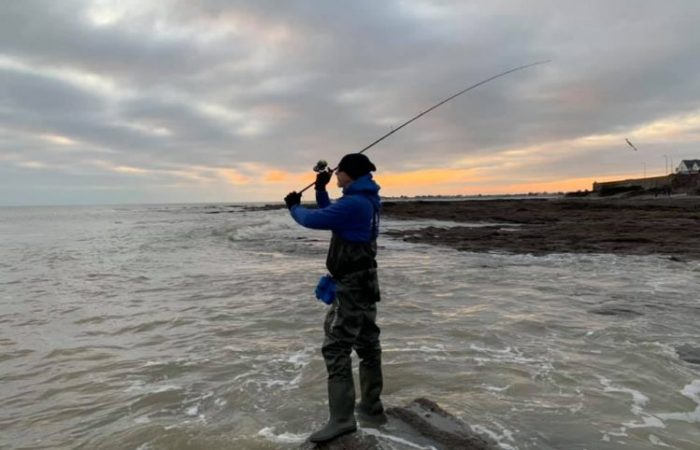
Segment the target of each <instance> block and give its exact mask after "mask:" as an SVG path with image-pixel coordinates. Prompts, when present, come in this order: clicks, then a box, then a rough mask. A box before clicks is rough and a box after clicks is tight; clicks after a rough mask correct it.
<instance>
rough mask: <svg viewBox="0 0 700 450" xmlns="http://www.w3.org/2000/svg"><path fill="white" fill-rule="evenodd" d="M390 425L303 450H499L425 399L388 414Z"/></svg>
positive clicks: (361, 429) (363, 429) (364, 429)
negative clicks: (417, 449) (421, 449)
mask: <svg viewBox="0 0 700 450" xmlns="http://www.w3.org/2000/svg"><path fill="white" fill-rule="evenodd" d="M386 414H387V417H388V422H387V423H386V424H384V425H381V426H379V427H376V428H374V427H372V426H371V425H365V424H362V423H360V424H359V425H360V427H359V429H358V431H357V432H356V433H352V434H347V435H345V436H341V437H339V438H337V439H335V440H333V441H330V442H327V443H323V444H318V445H315V444H312V443H310V442H306V443H304V444H303V445H302V446H301V447H300V450H311V449H319V450H383V449H386V450H389V449H395V450H402V449H416V448H419V449H420V448H423V449H426V450H428V449H435V450H496V449H498V448H499V447H498V446H497V445H496V443H495V442H493V441H492V440H490V439H489V438H487V437H485V436H482V435H479V434H477V433H475V432H473V431H472V430H471V429H470V428H469V427H468V426H467V424H465V423H464V422H462V421H461V420H459V419H457V418H456V417H455V416H453V415H452V414H450V413H448V412H447V411H445V410H444V409H442V408H441V407H440V406H439V405H438V404H437V403H435V402H433V401H432V400H428V399H425V398H418V399H416V400H413V401H412V402H411V403H409V404H408V405H406V406H403V407H392V408H388V409H387V411H386Z"/></svg>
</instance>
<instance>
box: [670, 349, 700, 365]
mask: <svg viewBox="0 0 700 450" xmlns="http://www.w3.org/2000/svg"><path fill="white" fill-rule="evenodd" d="M676 353H678V357H679V358H680V359H682V360H683V361H685V362H688V363H691V364H700V347H697V346H695V347H694V346H692V345H681V346H679V347H678V348H676Z"/></svg>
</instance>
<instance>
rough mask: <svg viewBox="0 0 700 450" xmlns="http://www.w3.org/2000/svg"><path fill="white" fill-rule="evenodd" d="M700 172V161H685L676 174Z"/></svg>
mask: <svg viewBox="0 0 700 450" xmlns="http://www.w3.org/2000/svg"><path fill="white" fill-rule="evenodd" d="M698 172H700V159H684V160H683V161H681V163H680V165H679V166H678V168H677V169H676V173H698Z"/></svg>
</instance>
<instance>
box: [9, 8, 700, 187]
mask: <svg viewBox="0 0 700 450" xmlns="http://www.w3.org/2000/svg"><path fill="white" fill-rule="evenodd" d="M89 4H90V2H88V1H70V2H50V1H23V2H5V3H4V4H3V5H2V6H0V12H1V14H0V57H3V56H4V57H6V58H10V59H16V60H18V61H21V62H22V63H24V64H28V65H31V66H32V67H34V68H36V72H38V73H33V74H28V73H23V74H19V73H18V72H13V71H12V70H10V69H2V66H1V65H0V101H1V102H2V103H0V119H2V122H3V128H5V130H6V131H5V133H6V136H4V137H2V140H3V142H0V144H1V146H0V148H2V149H7V148H10V149H23V152H25V153H26V154H27V157H28V158H31V157H32V155H31V147H32V146H30V145H28V144H27V143H26V141H25V140H24V139H25V138H24V137H22V136H25V135H27V134H31V133H42V132H50V133H55V134H59V135H65V136H68V137H72V138H74V139H77V140H79V141H81V142H82V144H83V147H82V148H80V149H78V150H77V151H79V152H82V153H80V154H81V155H82V154H90V151H91V148H92V149H93V150H97V149H109V150H110V151H112V152H113V153H112V154H110V155H109V158H110V159H111V160H112V161H113V162H114V163H119V164H125V165H134V166H138V167H145V168H166V167H176V166H179V165H187V164H190V165H202V166H210V167H235V164H236V163H237V162H241V161H243V162H250V161H256V162H258V163H260V164H267V165H270V166H271V167H275V168H280V167H282V168H288V169H291V170H304V169H307V168H308V166H309V165H311V164H313V162H314V161H315V160H316V159H318V158H319V157H325V158H327V159H329V160H332V159H334V158H340V156H342V154H343V153H346V152H349V151H357V150H358V149H360V148H362V147H363V146H364V145H366V144H368V143H369V142H371V141H373V140H374V139H376V138H377V137H379V136H381V135H382V134H384V133H386V132H387V131H389V130H390V129H391V126H398V125H399V124H400V123H401V122H403V121H404V120H407V119H409V118H410V117H412V116H413V115H415V114H417V113H418V112H419V111H421V110H423V109H425V108H427V107H428V106H430V105H432V104H434V103H435V102H437V101H439V100H441V99H442V98H444V97H446V96H448V95H451V94H452V93H454V92H456V91H458V90H460V89H462V88H464V87H465V86H466V85H469V84H472V83H475V82H477V81H479V80H481V79H484V78H486V77H488V76H491V75H493V74H495V73H497V72H499V71H502V70H505V69H508V68H510V67H514V66H516V65H520V64H524V63H528V62H532V61H535V60H541V59H551V60H552V62H551V63H550V64H549V65H546V66H541V67H537V68H533V69H531V70H528V71H524V72H520V73H517V74H513V75H511V76H509V77H508V78H503V79H500V80H498V81H494V82H493V83H491V84H489V85H486V86H483V87H481V88H479V89H478V90H475V91H473V92H470V93H469V94H467V95H466V96H464V97H460V98H458V99H456V100H454V101H453V102H451V103H449V104H447V105H445V106H444V107H442V108H441V109H439V110H437V111H435V112H433V113H431V114H430V115H429V116H426V117H424V118H422V119H421V120H420V121H419V122H416V123H414V124H412V125H411V126H410V127H409V128H406V129H404V130H402V131H401V132H400V133H397V134H396V135H394V136H392V137H391V138H389V139H388V140H387V141H385V142H382V143H381V144H380V146H378V147H377V148H375V149H373V150H372V153H371V155H372V157H373V158H375V159H377V161H378V162H379V163H380V164H381V166H382V167H383V168H386V169H389V170H401V169H413V168H416V167H445V166H449V165H450V164H451V162H452V161H454V160H457V159H461V158H463V157H465V156H470V155H471V156H484V155H496V154H498V153H499V152H501V151H504V150H506V149H510V148H514V147H518V146H527V145H536V144H540V143H546V142H557V141H566V140H569V139H575V138H578V137H582V136H587V135H595V134H606V133H616V132H619V131H621V130H626V129H631V128H635V127H639V126H641V125H643V124H645V123H649V122H651V121H654V120H658V119H661V118H664V117H669V116H674V115H678V114H683V113H688V112H693V111H696V110H697V109H698V105H699V104H700V78H698V77H697V76H695V74H696V73H698V71H699V70H700V59H698V58H695V55H697V54H698V53H699V50H700V32H699V31H697V26H696V21H697V17H700V4H699V3H697V2H695V1H690V0H686V1H683V0H675V1H670V2H663V3H662V2H657V1H646V0H643V1H636V0H620V1H615V2H609V1H605V2H603V1H591V2H579V3H575V2H567V4H566V5H564V4H562V3H561V2H558V1H545V0H542V1H527V2H525V1H522V2H518V1H494V2H489V3H488V4H486V3H484V4H479V5H477V6H474V5H473V4H470V2H429V5H430V7H432V8H438V10H437V11H435V12H434V13H424V12H423V11H421V10H419V9H416V8H415V2H411V1H394V2H391V1H390V2H376V1H365V0H363V1H353V2H345V3H343V4H342V5H340V4H338V3H335V2H325V1H312V0H306V1H295V2H278V1H257V2H249V1H228V0H227V1H224V0H202V1H198V2H190V1H185V0H177V1H171V2H166V3H163V4H161V3H148V2H146V3H144V5H146V6H145V7H146V8H147V9H148V13H147V14H146V15H139V14H138V10H134V11H131V15H130V16H129V20H127V21H125V22H123V23H117V24H116V25H114V26H108V27H103V28H99V27H93V26H91V25H90V24H89V23H88V22H86V21H85V20H84V12H85V10H86V8H87V7H88V6H89ZM159 5H160V6H159ZM234 17H235V18H236V20H239V21H240V26H239V27H238V28H236V27H232V28H229V29H227V30H225V31H222V32H221V34H220V35H217V34H213V35H212V36H213V37H211V38H210V39H209V40H202V39H199V37H198V36H194V35H192V34H191V33H190V34H187V33H182V34H173V35H166V34H162V33H161V34H159V33H155V32H153V31H152V30H153V29H154V28H155V26H156V22H155V21H156V20H158V21H160V22H161V23H165V24H167V25H168V26H169V27H171V29H175V30H177V29H188V30H209V29H211V30H214V29H217V27H218V26H220V25H221V24H222V23H228V21H229V20H230V19H231V18H234ZM261 31H265V32H268V33H272V34H274V33H276V32H279V33H281V34H280V36H278V37H277V38H275V39H277V40H275V39H272V38H270V39H271V40H265V39H263V38H262V37H260V39H256V35H255V33H256V32H261ZM284 32H287V33H288V35H286V34H284ZM0 61H1V60H0ZM47 68H68V69H75V70H78V71H84V72H87V73H92V74H95V75H98V76H101V77H104V78H105V79H108V80H112V81H114V83H115V84H116V86H117V88H118V92H120V93H124V95H121V94H119V95H106V93H101V92H99V90H94V89H93V90H89V89H87V88H82V87H79V86H76V85H73V84H71V83H68V82H66V81H65V80H63V81H61V80H57V79H55V78H52V76H51V74H50V73H42V71H43V70H44V69H47ZM351 92H359V93H363V92H364V93H367V95H365V96H364V97H363V96H358V97H357V98H356V99H354V101H341V100H339V99H340V98H342V96H343V94H347V93H351ZM103 94H105V95H103ZM202 105H213V106H214V107H216V108H225V109H228V110H230V111H231V112H232V114H241V119H240V121H236V120H224V119H222V118H217V117H216V115H215V114H213V115H212V114H205V113H204V112H203V111H202V110H201V107H202ZM389 118H391V120H389V121H387V119H389ZM394 120H395V121H396V123H392V122H393V121H394ZM256 124H259V125H261V128H260V132H259V133H258V134H256V133H246V126H248V125H251V126H252V125H256ZM159 127H162V128H165V129H168V130H170V131H171V132H172V134H171V135H168V134H158V133H157V132H156V133H153V132H149V131H148V129H149V128H150V129H154V128H155V129H157V128H159ZM8 130H9V131H8ZM12 130H16V133H17V134H16V135H13V134H12ZM47 145H48V144H47ZM675 148H676V149H677V150H675V151H676V152H680V151H684V152H689V153H692V149H691V148H689V147H682V146H676V147H675ZM572 151H574V150H572ZM47 154H51V155H53V156H51V158H53V159H51V161H52V162H56V161H60V160H61V158H64V159H66V160H67V159H69V158H70V157H69V156H66V155H65V154H64V155H62V156H61V155H59V156H56V153H55V152H53V153H52V152H47V151H45V150H43V151H38V152H37V153H36V154H35V155H33V156H34V157H36V158H37V159H41V158H48V157H47V156H46V155H47ZM610 155H613V156H610V157H609V158H608V157H606V158H605V159H604V160H602V161H601V160H600V159H599V158H595V157H592V158H589V157H588V156H587V155H584V154H572V155H568V156H567V155H556V156H555V157H554V159H553V160H552V161H549V162H548V163H547V164H542V165H539V166H538V167H537V168H535V167H532V168H528V169H524V170H527V171H529V172H531V173H533V174H544V173H547V171H550V172H552V173H555V172H556V173H559V174H567V175H571V176H573V175H572V172H574V173H575V172H576V170H586V171H588V172H594V171H595V170H598V171H600V172H603V171H615V170H618V171H620V170H622V169H623V168H624V167H625V165H626V164H627V162H626V161H625V158H626V157H627V155H624V154H621V155H619V156H618V155H617V153H615V152H611V153H610ZM690 156H692V155H690ZM545 159H546V158H545ZM573 167H576V168H577V169H574V170H571V169H570V168H573ZM76 182H77V181H76Z"/></svg>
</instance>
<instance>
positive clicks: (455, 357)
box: [0, 204, 700, 450]
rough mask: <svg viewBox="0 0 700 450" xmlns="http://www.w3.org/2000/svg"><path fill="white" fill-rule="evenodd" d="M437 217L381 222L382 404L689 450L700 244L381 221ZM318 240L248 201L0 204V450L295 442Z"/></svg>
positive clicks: (547, 440)
mask: <svg viewBox="0 0 700 450" xmlns="http://www.w3.org/2000/svg"><path fill="white" fill-rule="evenodd" d="M430 225H432V226H441V227H449V226H451V225H454V224H452V223H449V222H438V221H430V220H416V221H399V220H392V219H390V218H384V219H383V221H382V224H381V231H382V234H381V235H380V238H379V256H378V262H379V266H380V272H379V276H380V283H381V290H382V300H381V303H379V317H378V322H379V325H380V327H381V329H382V335H381V336H382V345H383V364H384V373H385V389H384V393H383V399H384V402H385V404H386V405H387V406H402V405H405V404H407V403H408V402H410V401H411V400H413V399H415V398H418V397H426V398H429V399H431V400H433V401H435V402H437V403H438V404H439V405H440V406H441V407H443V408H444V409H445V410H447V411H449V412H450V413H452V414H454V415H455V416H456V417H458V418H459V419H461V420H463V421H464V422H465V423H466V424H468V426H469V427H471V429H472V430H474V431H475V432H478V433H482V434H484V435H486V436H488V437H490V438H491V439H493V440H494V441H496V442H498V444H499V445H500V447H501V448H503V449H506V450H515V449H519V450H526V449H538V450H539V449H566V450H584V449H589V450H593V449H634V450H643V449H683V450H698V449H700V364H698V363H700V350H699V348H700V320H699V319H700V300H698V299H699V297H700V262H699V261H692V260H689V261H684V260H682V259H677V258H669V257H667V256H664V255H647V256H621V255H611V254H573V253H572V254H569V253H565V254H551V255H547V256H533V255H527V254H507V253H501V252H496V251H494V252H492V253H469V252H459V251H456V250H452V249H450V248H446V247H436V246H430V245H422V244H413V243H407V242H403V241H402V240H401V239H398V238H390V237H388V236H386V235H385V234H384V233H385V232H386V231H387V230H407V231H409V232H410V230H412V229H419V228H421V227H425V226H430ZM480 225H483V224H473V226H480ZM328 240H329V232H327V231H313V230H308V229H304V228H302V227H300V226H298V225H297V224H296V223H294V221H293V220H292V219H291V218H290V216H289V214H288V212H287V211H286V209H273V210H251V209H250V208H249V207H247V206H246V205H225V204H216V205H213V204H206V205H203V204H200V205H143V206H142V205H139V206H90V207H86V206H73V207H5V208H0V449H2V450H5V449H119V450H123V449H127V450H152V449H168V450H180V449H207V450H209V449H236V450H238V449H295V448H298V447H299V446H300V444H302V443H303V442H304V440H305V439H306V438H307V437H308V435H309V434H310V433H311V432H312V431H314V430H315V429H317V428H318V427H319V426H321V425H322V424H323V423H324V422H325V420H326V418H327V404H326V385H325V380H326V372H325V366H324V364H323V359H322V356H321V352H320V347H321V342H322V340H323V330H322V322H323V318H324V315H325V313H326V310H327V306H326V305H324V304H323V303H321V302H319V301H317V300H316V299H315V298H314V293H313V291H314V287H315V285H316V283H317V281H318V279H319V277H320V276H322V275H324V274H325V268H324V262H325V254H326V249H327V245H328ZM683 355H685V357H682V356H683ZM688 355H690V356H688ZM693 358H695V359H693ZM354 364H355V370H357V360H356V359H355V360H354ZM356 375H357V374H356ZM367 432H369V433H371V434H373V435H374V436H376V437H377V438H378V440H379V442H380V443H381V445H382V448H386V449H397V450H402V449H426V450H427V449H429V448H432V447H429V446H428V447H426V446H424V445H421V444H420V443H416V442H411V441H408V440H403V439H401V438H400V437H398V436H395V435H393V434H392V431H391V430H390V429H382V428H378V429H372V430H367Z"/></svg>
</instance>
